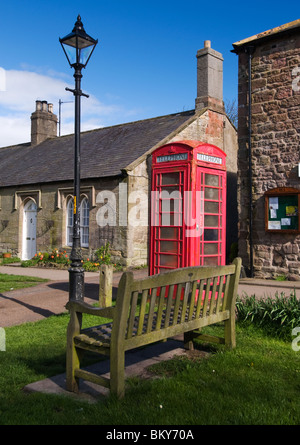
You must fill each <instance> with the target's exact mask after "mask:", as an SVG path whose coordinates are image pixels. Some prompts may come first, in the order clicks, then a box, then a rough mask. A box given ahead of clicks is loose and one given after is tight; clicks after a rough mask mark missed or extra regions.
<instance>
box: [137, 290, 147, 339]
mask: <svg viewBox="0 0 300 445" xmlns="http://www.w3.org/2000/svg"><path fill="white" fill-rule="evenodd" d="M148 292H149V291H148V289H144V290H143V292H142V299H141V309H140V316H139V325H138V330H137V334H138V335H140V334H141V333H142V331H143V326H144V318H145V312H146V304H147V297H148Z"/></svg>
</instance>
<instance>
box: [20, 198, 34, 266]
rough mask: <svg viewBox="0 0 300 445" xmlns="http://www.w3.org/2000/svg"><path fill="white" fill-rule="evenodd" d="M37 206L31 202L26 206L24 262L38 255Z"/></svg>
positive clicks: (24, 218)
mask: <svg viewBox="0 0 300 445" xmlns="http://www.w3.org/2000/svg"><path fill="white" fill-rule="evenodd" d="M36 218H37V206H36V204H35V202H34V201H32V200H29V201H28V202H27V203H26V204H25V206H24V217H23V249H22V260H30V259H31V258H33V257H34V255H35V254H36Z"/></svg>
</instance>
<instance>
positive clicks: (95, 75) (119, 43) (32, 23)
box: [0, 0, 299, 147]
mask: <svg viewBox="0 0 300 445" xmlns="http://www.w3.org/2000/svg"><path fill="white" fill-rule="evenodd" d="M0 6H1V33H2V38H1V44H0V45H1V58H0V147H3V146H6V145H13V144H17V143H21V142H28V141H30V114H31V112H32V111H34V108H35V101H36V100H37V99H40V100H47V101H48V102H51V103H53V105H54V112H55V113H56V114H58V101H59V99H61V100H62V101H64V102H69V101H72V100H73V96H72V94H71V93H68V92H66V91H65V87H66V86H68V87H70V88H73V87H74V82H73V70H72V69H71V68H70V67H69V65H68V64H67V60H66V58H65V56H64V54H63V51H62V49H61V46H60V44H59V40H58V39H59V37H64V36H65V35H66V34H68V33H69V32H71V30H72V28H73V26H74V23H75V21H76V17H77V15H78V14H80V15H81V18H82V21H83V24H84V27H85V30H86V32H87V33H88V34H90V35H91V36H92V37H94V38H98V40H99V43H98V45H97V47H96V49H95V51H94V54H93V55H92V58H91V59H90V61H89V64H88V66H87V68H86V69H85V70H83V79H82V89H83V91H84V92H86V93H87V94H89V95H90V98H89V99H86V98H84V97H83V98H82V130H88V129H92V128H98V127H101V126H108V125H115V124H119V123H124V122H130V121H135V120H139V119H146V118H150V117H155V116H160V115H164V114H169V113H176V112H180V111H183V110H190V109H193V108H194V104H195V97H196V53H197V50H198V49H201V48H202V47H203V43H204V40H211V42H212V48H213V49H215V50H217V51H219V52H221V53H222V54H223V57H224V100H225V101H232V100H233V99H235V98H237V62H238V60H237V59H238V58H237V56H236V55H235V54H233V53H231V49H232V43H234V42H236V41H238V40H241V39H244V38H246V37H250V36H252V35H254V34H257V33H258V32H262V31H265V30H268V29H270V28H274V27H276V26H279V25H282V24H284V23H288V22H291V21H293V20H296V19H298V18H299V3H298V0H297V1H295V0H289V2H286V3H285V4H284V3H283V2H282V1H277V0H273V1H264V2H262V1H257V0H253V1H252V2H250V3H249V2H241V1H240V0H239V1H231V2H224V1H219V0H215V1H211V2H209V1H207V0H206V1H200V0H198V1H195V0H190V1H188V2H183V1H177V0H161V1H157V0H154V1H151V2H150V1H145V0H129V1H121V0H98V1H90V0H85V1H77V0H72V1H70V0H60V1H58V0H51V1H44V0H38V1H37V0H31V1H27V0H22V1H21V0H15V1H13V2H7V1H5V2H4V1H3V0H2V1H1V2H0ZM73 108H74V107H73V103H64V104H63V105H62V134H68V133H72V132H73V122H74V110H73Z"/></svg>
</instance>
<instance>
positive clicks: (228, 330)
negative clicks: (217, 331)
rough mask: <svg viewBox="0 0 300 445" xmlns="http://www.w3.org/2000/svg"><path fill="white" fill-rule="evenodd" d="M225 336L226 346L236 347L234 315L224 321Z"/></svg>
mask: <svg viewBox="0 0 300 445" xmlns="http://www.w3.org/2000/svg"><path fill="white" fill-rule="evenodd" d="M224 337H225V345H226V346H228V347H230V348H232V349H233V348H235V347H236V339H235V317H234V316H232V317H230V318H229V320H225V322H224Z"/></svg>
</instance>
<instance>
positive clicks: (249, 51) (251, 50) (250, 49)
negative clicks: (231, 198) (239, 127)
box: [245, 45, 255, 278]
mask: <svg viewBox="0 0 300 445" xmlns="http://www.w3.org/2000/svg"><path fill="white" fill-rule="evenodd" d="M254 51H255V46H254V45H249V46H246V48H245V52H246V53H247V54H248V152H249V157H248V161H249V249H250V258H249V263H250V278H253V215H252V213H253V194H252V177H253V174H252V143H251V134H252V57H253V54H254Z"/></svg>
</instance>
